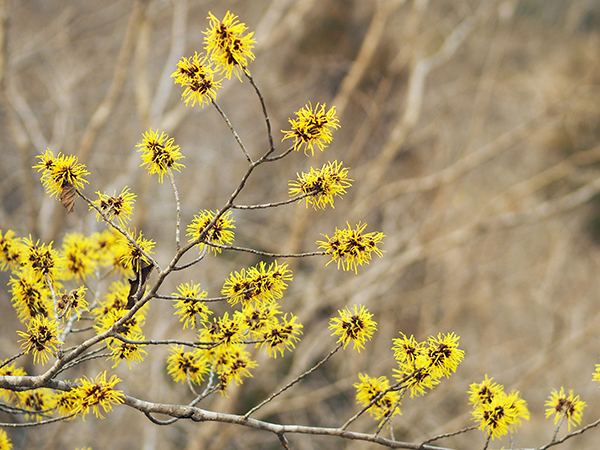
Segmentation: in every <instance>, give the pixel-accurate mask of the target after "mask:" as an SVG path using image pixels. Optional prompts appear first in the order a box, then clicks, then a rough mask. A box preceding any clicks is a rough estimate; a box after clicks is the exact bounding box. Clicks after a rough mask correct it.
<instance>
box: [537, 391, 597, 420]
mask: <svg viewBox="0 0 600 450" xmlns="http://www.w3.org/2000/svg"><path fill="white" fill-rule="evenodd" d="M545 405H546V407H547V408H546V417H550V416H551V415H552V414H556V415H555V416H554V423H558V422H559V421H560V420H561V419H562V418H563V417H566V418H567V419H568V429H569V431H570V430H571V425H575V426H578V425H579V424H581V418H582V416H583V408H585V407H586V406H587V403H586V402H584V401H582V400H581V399H580V398H579V395H578V396H576V397H575V396H574V394H573V390H570V391H569V395H566V394H565V391H564V388H562V387H561V388H560V391H552V393H551V394H550V396H549V397H548V400H546V403H545Z"/></svg>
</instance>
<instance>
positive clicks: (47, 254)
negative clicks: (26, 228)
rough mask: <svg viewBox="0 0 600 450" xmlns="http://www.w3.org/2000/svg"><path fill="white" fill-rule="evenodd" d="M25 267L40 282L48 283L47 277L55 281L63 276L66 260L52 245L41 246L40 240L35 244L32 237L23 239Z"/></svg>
mask: <svg viewBox="0 0 600 450" xmlns="http://www.w3.org/2000/svg"><path fill="white" fill-rule="evenodd" d="M23 244H24V246H25V250H24V252H23V265H24V267H26V268H28V269H29V270H31V272H32V273H33V274H34V276H35V277H37V279H38V280H43V281H46V276H48V277H49V278H50V280H51V281H54V280H56V279H58V278H60V277H61V276H62V275H64V274H63V268H64V259H63V258H62V257H61V255H60V254H59V253H58V252H57V251H56V250H55V249H53V248H52V242H50V244H40V241H39V239H38V240H37V241H36V242H35V243H34V242H33V241H32V239H31V236H29V237H28V238H24V239H23Z"/></svg>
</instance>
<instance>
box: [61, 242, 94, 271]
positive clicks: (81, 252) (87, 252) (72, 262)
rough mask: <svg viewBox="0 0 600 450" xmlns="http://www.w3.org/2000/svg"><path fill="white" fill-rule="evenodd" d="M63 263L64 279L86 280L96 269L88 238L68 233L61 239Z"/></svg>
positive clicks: (92, 248)
mask: <svg viewBox="0 0 600 450" xmlns="http://www.w3.org/2000/svg"><path fill="white" fill-rule="evenodd" d="M61 255H62V260H63V261H64V269H65V270H64V277H65V279H67V280H69V279H71V278H73V277H75V278H76V279H78V280H81V279H86V278H87V277H89V276H90V275H91V274H92V273H94V270H95V269H96V262H97V260H96V259H95V257H94V247H93V243H92V241H91V239H90V238H88V237H87V236H84V235H83V234H81V233H68V234H67V235H65V237H64V239H63V245H62V248H61Z"/></svg>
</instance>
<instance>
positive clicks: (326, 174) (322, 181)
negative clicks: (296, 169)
mask: <svg viewBox="0 0 600 450" xmlns="http://www.w3.org/2000/svg"><path fill="white" fill-rule="evenodd" d="M352 181H353V180H352V179H350V178H348V169H347V168H345V167H342V163H341V162H340V163H338V162H337V161H334V162H328V163H327V164H325V165H324V166H323V168H321V169H314V168H312V167H311V168H310V173H304V172H303V173H302V174H301V175H298V178H297V180H296V181H290V182H289V186H290V189H289V194H290V196H291V197H294V196H296V195H300V194H304V195H306V196H307V197H306V207H307V208H308V205H311V206H312V207H313V208H314V209H325V208H326V207H327V205H331V207H332V208H333V207H334V206H333V201H334V197H342V196H343V195H344V194H345V193H346V188H348V187H350V186H352V183H351V182H352Z"/></svg>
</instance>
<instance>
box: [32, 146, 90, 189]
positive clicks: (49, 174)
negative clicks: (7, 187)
mask: <svg viewBox="0 0 600 450" xmlns="http://www.w3.org/2000/svg"><path fill="white" fill-rule="evenodd" d="M37 158H38V159H39V160H40V161H39V163H38V164H36V165H35V166H33V168H34V169H38V172H42V183H43V184H44V187H45V188H46V192H47V193H48V194H49V195H50V197H53V196H56V197H57V198H61V199H62V195H63V193H64V192H65V191H68V190H70V189H73V188H74V189H83V187H84V185H85V183H88V181H87V180H86V179H85V176H86V175H89V174H90V173H89V172H88V171H87V170H86V167H85V165H84V164H79V163H78V161H77V157H76V156H73V155H70V156H66V155H63V154H62V153H59V154H58V155H57V156H54V154H53V153H52V152H51V151H50V150H49V149H48V150H46V153H44V154H43V155H40V156H38V157H37Z"/></svg>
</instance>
